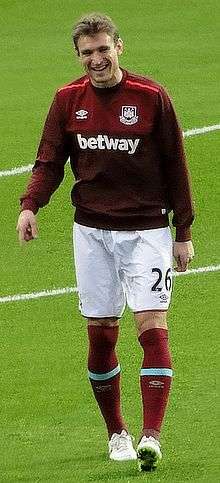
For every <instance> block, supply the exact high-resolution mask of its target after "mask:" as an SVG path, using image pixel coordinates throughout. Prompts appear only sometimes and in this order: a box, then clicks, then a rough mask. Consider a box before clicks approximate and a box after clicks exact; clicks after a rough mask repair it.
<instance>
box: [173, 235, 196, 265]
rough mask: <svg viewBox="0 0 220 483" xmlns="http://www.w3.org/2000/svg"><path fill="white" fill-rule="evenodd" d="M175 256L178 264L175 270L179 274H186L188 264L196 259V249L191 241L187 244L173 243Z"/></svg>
mask: <svg viewBox="0 0 220 483" xmlns="http://www.w3.org/2000/svg"><path fill="white" fill-rule="evenodd" d="M173 256H174V258H175V260H176V262H177V267H175V270H176V271H177V272H185V271H186V270H187V268H188V264H189V263H190V262H191V261H192V259H193V257H194V248H193V244H192V242H191V240H189V241H186V242H176V241H174V242H173Z"/></svg>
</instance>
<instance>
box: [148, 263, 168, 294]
mask: <svg viewBox="0 0 220 483" xmlns="http://www.w3.org/2000/svg"><path fill="white" fill-rule="evenodd" d="M152 273H157V274H158V279H157V280H156V282H155V283H154V285H153V287H152V289H151V290H152V292H161V290H162V287H158V285H159V284H160V282H161V280H162V277H163V274H162V271H161V270H160V268H152ZM165 287H166V290H168V291H170V290H171V287H172V278H171V268H168V270H167V271H166V275H165Z"/></svg>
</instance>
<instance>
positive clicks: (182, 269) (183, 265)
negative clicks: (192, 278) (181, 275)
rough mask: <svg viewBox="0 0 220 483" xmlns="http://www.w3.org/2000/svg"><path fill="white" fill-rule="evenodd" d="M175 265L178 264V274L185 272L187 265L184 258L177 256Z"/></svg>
mask: <svg viewBox="0 0 220 483" xmlns="http://www.w3.org/2000/svg"><path fill="white" fill-rule="evenodd" d="M177 264H178V271H179V272H185V271H186V270H187V267H188V263H187V259H186V258H185V257H183V256H182V257H181V256H179V257H178V263H177Z"/></svg>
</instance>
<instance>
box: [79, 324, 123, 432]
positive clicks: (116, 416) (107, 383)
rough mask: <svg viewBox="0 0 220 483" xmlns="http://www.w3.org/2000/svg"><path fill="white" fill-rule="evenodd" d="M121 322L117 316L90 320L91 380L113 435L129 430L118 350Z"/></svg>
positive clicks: (89, 360)
mask: <svg viewBox="0 0 220 483" xmlns="http://www.w3.org/2000/svg"><path fill="white" fill-rule="evenodd" d="M118 325H119V324H118V319H116V318H102V319H101V318H100V319H88V336H89V356H88V369H89V379H90V382H91V385H92V389H93V393H94V396H95V399H96V401H97V403H98V406H99V408H100V411H101V413H102V415H103V417H104V420H105V423H106V426H107V430H108V434H109V437H110V438H111V436H112V434H113V433H121V431H122V429H127V428H126V424H125V422H124V420H123V418H122V414H121V404H120V365H119V364H118V359H117V355H116V352H115V346H116V343H117V339H118V332H119V326H118Z"/></svg>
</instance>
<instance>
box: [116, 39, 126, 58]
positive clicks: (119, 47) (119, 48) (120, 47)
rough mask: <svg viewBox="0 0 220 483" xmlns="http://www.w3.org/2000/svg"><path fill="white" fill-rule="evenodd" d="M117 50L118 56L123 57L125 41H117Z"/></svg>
mask: <svg viewBox="0 0 220 483" xmlns="http://www.w3.org/2000/svg"><path fill="white" fill-rule="evenodd" d="M115 48H116V51H117V54H118V55H121V54H122V52H123V49H124V44H123V40H122V39H121V38H119V39H118V40H117V42H116V45H115Z"/></svg>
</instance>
